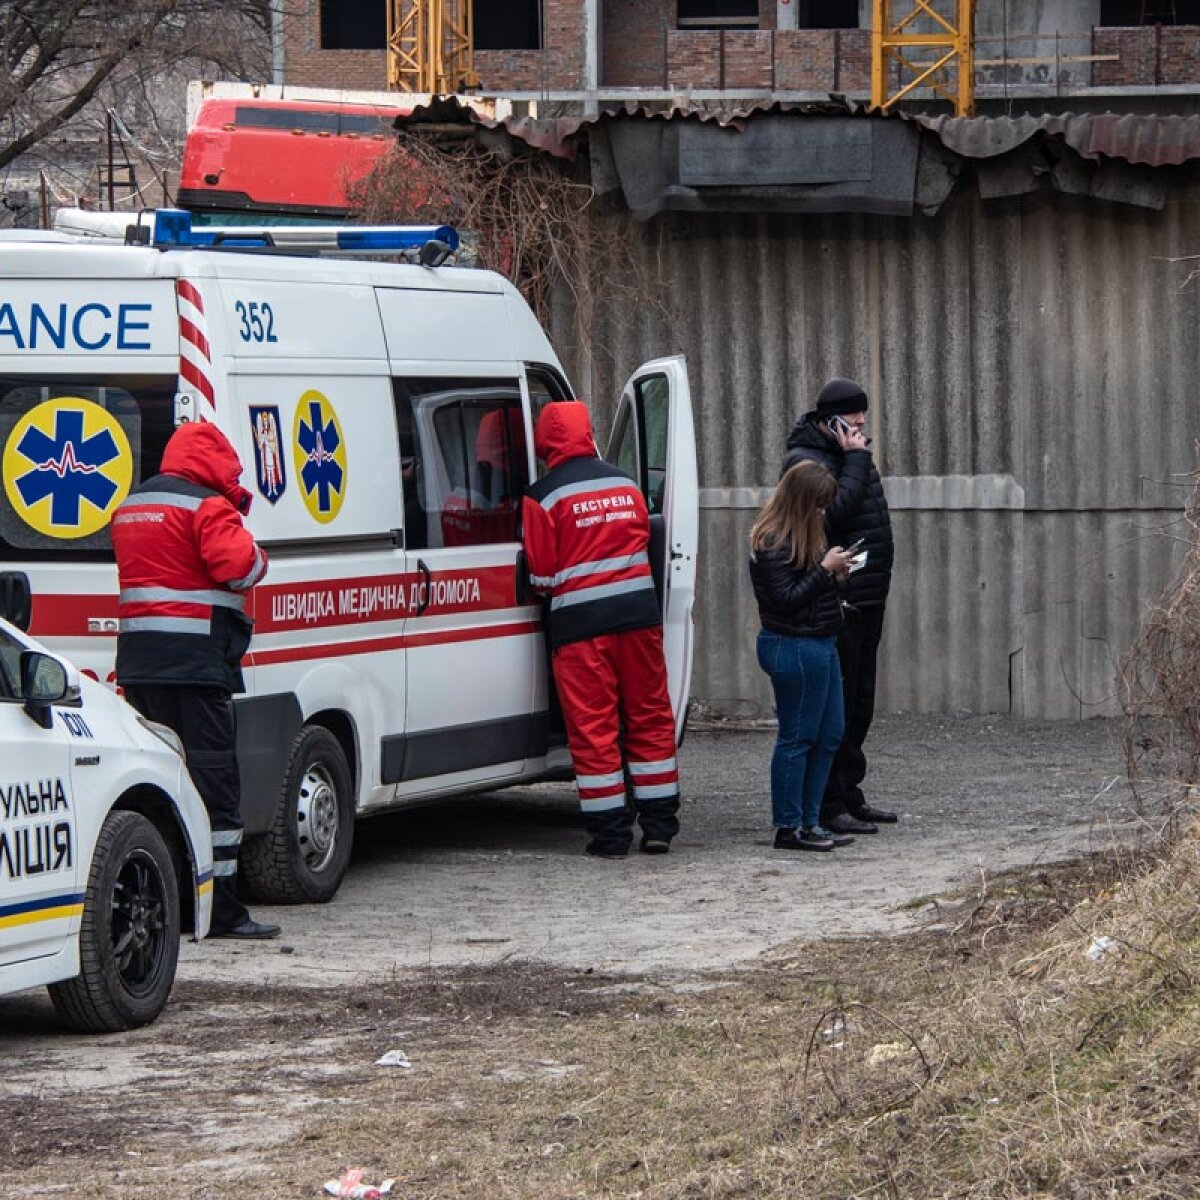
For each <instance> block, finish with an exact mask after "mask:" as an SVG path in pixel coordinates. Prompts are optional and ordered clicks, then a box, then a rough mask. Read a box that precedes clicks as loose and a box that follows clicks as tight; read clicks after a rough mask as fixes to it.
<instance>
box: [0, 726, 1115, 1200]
mask: <svg viewBox="0 0 1200 1200" xmlns="http://www.w3.org/2000/svg"><path fill="white" fill-rule="evenodd" d="M1117 733H1118V731H1117V729H1116V728H1115V726H1114V725H1113V724H1111V723H1106V722H1102V721H1092V722H1087V723H1082V724H1080V723H1061V724H1058V723H1054V724H1039V723H1016V722H1012V721H1009V720H1007V719H1002V718H978V717H963V718H961V719H956V718H928V717H913V716H894V717H887V718H881V719H880V720H879V721H878V722H877V724H876V728H875V731H874V732H873V734H872V743H871V747H870V748H871V750H872V759H871V761H872V774H871V779H870V782H871V785H872V786H871V799H872V801H873V802H874V803H876V804H877V805H879V806H880V807H884V808H891V809H895V810H896V811H898V812H899V813H900V814H901V821H900V823H899V824H898V825H896V826H891V827H884V829H883V830H882V831H881V832H880V834H879V835H877V836H875V837H867V838H860V839H859V841H858V842H857V843H856V844H855V845H854V846H852V847H848V848H846V849H843V850H839V851H837V852H835V853H833V854H829V855H811V854H783V853H780V852H776V851H773V850H772V849H771V846H770V836H771V828H770V812H769V801H768V793H769V789H768V762H769V753H770V746H771V741H772V738H771V735H770V734H769V733H766V732H762V731H732V730H730V731H724V730H711V729H710V730H703V731H701V730H697V731H693V732H691V733H690V734H689V737H688V740H687V742H686V745H685V747H684V749H683V751H682V756H681V763H682V769H683V775H684V787H685V794H686V801H685V807H684V811H683V814H682V822H683V831H682V833H681V835H680V837H679V839H678V841H677V842H676V844H675V846H674V847H673V849H672V853H671V854H670V855H669V856H668V857H666V858H649V857H646V856H644V855H639V854H636V853H635V854H632V855H631V856H630V857H629V858H628V859H626V860H622V861H607V860H593V859H589V858H587V857H586V856H585V855H583V853H582V848H583V841H584V835H583V832H582V829H581V828H580V826H579V822H578V819H577V817H576V815H575V812H574V804H573V799H572V795H571V790H570V788H569V787H568V786H567V785H561V784H553V785H542V786H539V787H533V788H524V789H520V790H513V791H510V792H505V793H499V794H496V795H493V796H488V797H483V798H475V799H473V800H470V801H458V802H454V803H447V804H443V805H441V806H439V807H436V808H430V809H425V810H421V811H417V812H410V813H403V814H394V815H391V816H386V817H380V818H376V819H374V820H372V821H370V822H366V823H363V824H360V826H359V828H358V835H357V845H356V851H355V857H354V862H353V865H352V868H351V871H350V874H349V877H348V878H347V880H346V883H345V884H344V886H343V888H342V890H341V891H340V893H339V894H338V896H337V898H336V899H335V900H334V902H333V903H331V904H329V905H326V906H313V907H308V908H298V909H280V910H269V909H259V910H257V912H256V915H258V916H264V917H270V918H272V919H275V920H278V921H279V922H280V923H281V924H282V925H283V926H284V936H283V938H282V939H281V940H280V941H279V942H276V943H271V944H266V945H243V944H237V943H219V942H213V943H207V944H203V945H200V946H194V945H188V946H186V947H185V949H184V953H183V956H182V961H181V966H180V972H179V982H178V984H177V987H176V991H175V994H174V996H173V998H172V1002H171V1004H170V1005H169V1007H168V1009H167V1012H166V1013H165V1014H164V1016H163V1018H162V1019H161V1020H160V1021H159V1022H158V1023H157V1024H156V1025H154V1026H152V1027H151V1028H149V1029H145V1030H139V1031H135V1032H133V1033H130V1034H126V1035H119V1036H113V1037H106V1038H84V1037H72V1036H66V1035H63V1034H62V1033H60V1032H58V1031H56V1029H55V1026H54V1021H53V1014H52V1011H51V1009H50V1007H49V1004H48V1001H47V1000H46V999H45V997H44V996H43V995H42V994H41V993H40V992H31V993H24V994H22V995H20V996H14V997H7V998H0V1066H2V1070H0V1112H2V1113H3V1117H2V1118H0V1163H4V1164H5V1168H6V1169H5V1171H4V1172H3V1173H2V1174H0V1197H9V1196H11V1197H16V1196H25V1195H29V1194H34V1192H35V1191H36V1192H38V1193H43V1192H44V1193H49V1194H54V1193H58V1194H65V1195H96V1196H119V1197H124V1196H141V1195H146V1196H150V1195H155V1196H157V1195H162V1194H166V1193H168V1192H169V1193H171V1194H173V1195H176V1196H208V1195H212V1196H226V1195H229V1196H233V1195H244V1196H251V1195H260V1194H261V1195H263V1196H276V1195H279V1196H283V1195H316V1194H318V1193H319V1188H320V1184H321V1182H322V1181H323V1179H324V1178H329V1177H332V1176H334V1175H337V1174H338V1173H339V1172H340V1170H341V1169H342V1168H343V1167H345V1166H347V1165H351V1164H350V1163H349V1162H348V1161H346V1159H345V1157H344V1156H345V1155H346V1154H347V1153H348V1150H347V1148H346V1147H345V1146H340V1145H339V1146H333V1145H329V1144H327V1141H326V1133H325V1132H324V1131H327V1130H328V1128H329V1122H330V1120H331V1119H332V1118H331V1114H337V1113H339V1112H341V1111H342V1110H343V1108H344V1107H345V1106H347V1105H350V1106H353V1105H354V1104H355V1099H354V1097H355V1092H356V1089H357V1088H358V1087H359V1086H360V1084H361V1085H362V1086H364V1087H365V1086H366V1085H365V1082H364V1081H366V1080H367V1079H368V1078H370V1077H372V1074H373V1073H374V1075H375V1076H378V1075H379V1074H380V1073H381V1072H383V1073H386V1072H388V1070H389V1069H388V1068H377V1067H375V1066H373V1063H374V1061H375V1059H376V1058H377V1057H378V1056H379V1055H382V1054H383V1053H384V1052H386V1051H388V1050H391V1049H402V1050H404V1052H405V1053H406V1054H408V1055H409V1056H410V1058H411V1061H412V1067H411V1068H392V1069H390V1070H391V1074H392V1075H394V1076H395V1077H396V1078H397V1079H410V1080H411V1079H412V1078H413V1077H414V1076H420V1075H421V1073H422V1072H423V1071H424V1072H426V1073H427V1075H428V1074H429V1073H430V1072H434V1071H435V1070H437V1071H441V1072H443V1073H445V1072H450V1073H451V1075H452V1074H453V1072H454V1071H455V1070H461V1069H463V1068H462V1064H463V1062H464V1061H465V1060H464V1058H463V1055H464V1054H466V1053H467V1051H465V1050H464V1046H465V1045H466V1044H467V1043H469V1044H470V1047H471V1049H470V1052H469V1055H468V1056H467V1057H468V1058H469V1060H470V1062H471V1063H472V1064H473V1065H472V1066H471V1068H470V1070H471V1071H472V1072H473V1073H477V1072H478V1071H482V1072H483V1074H484V1076H485V1077H486V1078H488V1079H494V1080H497V1081H501V1082H503V1081H505V1080H507V1081H508V1082H510V1083H514V1084H520V1085H522V1086H531V1081H533V1084H539V1083H541V1084H549V1083H553V1081H555V1080H557V1079H561V1078H563V1077H566V1076H570V1075H571V1074H572V1073H573V1072H575V1071H577V1070H579V1069H580V1068H579V1067H578V1065H572V1064H571V1063H569V1062H566V1061H564V1060H563V1059H561V1058H559V1057H556V1056H555V1055H554V1054H553V1053H549V1052H547V1049H546V1046H547V1044H553V1039H551V1040H550V1042H549V1043H547V1041H546V1038H545V1037H543V1036H542V1035H541V1034H538V1036H536V1037H535V1036H534V1035H533V1032H532V1031H534V1030H538V1029H541V1028H542V1026H543V1025H544V1023H545V1022H551V1023H553V1022H556V1021H557V1022H562V1021H567V1020H584V1019H587V1018H589V1017H593V1016H596V1015H601V1016H604V1015H605V1014H611V1016H612V1019H613V1020H621V1021H626V1020H631V1019H637V1012H638V1010H641V1009H645V1008H646V1007H647V1006H654V1005H658V1006H663V1005H666V1006H678V1005H681V1004H687V1003H688V1002H689V999H688V998H689V997H697V996H702V995H703V994H705V993H708V992H711V991H712V990H713V989H718V990H719V989H721V988H724V987H733V986H736V981H737V980H738V979H739V978H744V977H745V974H746V972H747V971H750V972H753V971H761V970H771V969H772V967H773V965H775V966H778V965H779V964H786V963H787V962H789V961H792V962H794V961H796V960H797V956H801V957H802V956H803V954H804V953H805V951H804V944H805V943H813V942H816V941H819V940H822V939H826V938H835V937H844V936H847V935H850V936H862V935H868V934H872V933H882V934H889V935H900V936H910V935H912V933H911V931H914V930H918V929H923V930H924V933H922V934H919V935H912V936H928V935H929V932H930V931H931V930H932V931H936V930H937V929H938V927H939V923H940V922H941V921H942V919H943V918H942V916H941V914H940V912H939V909H938V906H937V904H936V903H930V898H931V897H936V896H937V895H938V894H939V893H940V894H947V893H948V892H950V891H951V890H953V889H955V888H958V887H962V886H964V885H968V886H969V885H973V884H974V883H976V882H978V881H981V880H986V879H988V878H990V877H992V876H994V875H995V874H996V873H997V872H999V871H1002V870H1005V869H1007V868H1013V867H1017V866H1021V865H1027V864H1033V863H1050V862H1053V861H1056V860H1061V859H1065V858H1070V857H1073V856H1076V855H1078V854H1079V853H1081V852H1086V851H1089V850H1102V849H1105V848H1107V847H1109V846H1111V845H1112V844H1113V843H1114V841H1117V842H1123V841H1127V840H1128V839H1129V838H1130V836H1132V835H1135V834H1136V832H1137V829H1138V822H1137V820H1136V818H1134V817H1133V815H1132V814H1131V813H1130V811H1129V804H1130V801H1129V797H1128V792H1127V790H1126V789H1125V787H1124V784H1123V782H1122V778H1121V773H1120V765H1119V755H1118V752H1117V748H1116V743H1115V739H1116V736H1117ZM631 1014H632V1016H631ZM491 1022H497V1023H498V1024H497V1025H496V1026H495V1027H496V1029H497V1030H499V1029H501V1028H503V1030H504V1033H503V1036H502V1037H501V1036H500V1035H499V1033H498V1034H497V1040H496V1041H495V1043H494V1048H493V1049H494V1052H493V1053H492V1054H491V1055H489V1054H488V1053H487V1050H486V1048H487V1047H488V1045H489V1043H488V1041H487V1030H488V1029H489V1028H490V1027H491V1026H490V1025H489V1023H491ZM523 1030H527V1031H530V1032H529V1037H528V1044H523V1034H522V1031H523ZM481 1037H482V1041H481V1040H480V1038H481ZM434 1064H438V1066H437V1067H436V1068H435V1066H434ZM447 1080H448V1081H447ZM443 1083H444V1084H445V1087H447V1088H449V1089H450V1090H449V1092H448V1093H445V1094H443V1095H442V1098H441V1100H440V1101H439V1103H443V1104H447V1105H449V1109H450V1110H451V1111H452V1110H453V1107H454V1104H455V1100H454V1085H453V1079H452V1078H450V1077H449V1076H445V1077H444V1078H443ZM404 1086H405V1085H404V1084H402V1083H398V1084H397V1085H396V1087H397V1088H401V1089H402V1088H403V1087H404ZM372 1094H373V1093H372ZM446 1095H449V1097H450V1098H449V1099H448V1100H447V1099H446ZM462 1104H463V1105H466V1104H467V1101H466V1100H463V1101H462ZM553 1144H557V1143H553ZM377 1158H378V1160H379V1161H380V1162H383V1160H384V1159H385V1158H386V1155H382V1154H381V1155H379V1156H377ZM434 1158H435V1160H436V1158H437V1156H436V1155H435V1156H434ZM301 1162H303V1163H304V1164H305V1166H304V1169H303V1170H301V1168H300V1166H298V1164H299V1163H301ZM325 1163H327V1164H328V1167H327V1169H324V1170H322V1167H321V1166H319V1165H316V1164H325ZM368 1165H369V1164H368ZM380 1169H381V1170H384V1169H386V1167H381V1168H380ZM376 1173H377V1174H378V1173H379V1172H376ZM447 1178H448V1177H446V1176H444V1175H442V1174H441V1173H440V1172H439V1170H438V1169H437V1166H436V1162H435V1163H434V1164H433V1165H432V1166H431V1167H430V1168H429V1173H428V1174H427V1175H425V1176H421V1177H420V1178H419V1179H417V1178H416V1177H412V1176H410V1182H413V1188H410V1189H409V1190H407V1191H404V1192H401V1193H397V1194H404V1195H420V1196H430V1197H433V1196H443V1195H445V1196H452V1195H453V1196H457V1195H476V1194H481V1195H482V1194H485V1193H482V1192H475V1191H470V1190H465V1191H464V1190H459V1189H458V1188H456V1187H453V1186H451V1185H450V1184H449V1183H447V1181H446V1180H447ZM281 1181H282V1182H281ZM418 1184H419V1186H417V1185H418ZM616 1192H617V1193H619V1194H626V1192H625V1191H622V1190H621V1189H619V1188H618V1189H616ZM495 1194H497V1195H500V1194H504V1195H509V1194H512V1195H523V1194H533V1193H532V1192H524V1191H522V1190H521V1187H520V1186H517V1187H515V1189H514V1188H513V1187H510V1186H508V1185H506V1186H505V1187H499V1186H497V1188H496V1192H495ZM539 1194H540V1193H539ZM571 1194H579V1195H591V1194H609V1193H608V1191H596V1192H593V1191H592V1190H590V1189H589V1187H588V1186H586V1185H585V1184H581V1185H580V1188H579V1189H572V1192H571ZM628 1194H631V1195H632V1194H635V1192H634V1191H632V1190H630V1191H628ZM636 1194H640V1193H636Z"/></svg>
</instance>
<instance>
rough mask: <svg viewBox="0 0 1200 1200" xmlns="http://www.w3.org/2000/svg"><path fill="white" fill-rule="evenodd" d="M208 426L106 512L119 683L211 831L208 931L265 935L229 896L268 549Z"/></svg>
mask: <svg viewBox="0 0 1200 1200" xmlns="http://www.w3.org/2000/svg"><path fill="white" fill-rule="evenodd" d="M241 474H242V465H241V463H240V462H239V461H238V457H237V452H236V451H235V450H234V448H233V447H232V446H231V445H230V444H229V441H228V439H227V438H226V437H225V435H224V434H223V433H222V432H221V431H220V430H219V429H217V427H216V426H215V425H209V424H207V423H198V424H191V425H182V426H180V428H178V429H177V430H176V431H175V432H174V434H172V435H171V439H170V441H168V442H167V447H166V450H165V451H164V453H163V457H162V471H161V473H160V474H158V475H155V476H153V477H152V478H150V479H147V480H145V481H144V482H142V483H141V484H139V485H138V486H137V487H136V488H134V490H133V491H132V492H130V493H129V496H128V497H127V498H126V500H125V502H124V503H123V504H122V505H121V506H120V507H119V508H118V509H117V511H116V513H115V514H114V516H113V519H112V543H113V550H114V551H115V552H116V556H117V572H118V574H119V576H120V585H121V595H120V600H119V605H118V610H117V613H118V616H119V617H120V633H119V635H118V637H117V681H118V682H119V683H120V685H121V687H122V688H123V689H124V692H125V699H126V700H128V701H129V703H130V704H132V705H133V707H134V708H136V709H137V710H138V712H140V713H141V714H142V715H143V716H144V717H147V718H148V719H149V720H151V721H158V722H159V723H160V724H163V725H168V726H170V728H172V729H173V730H175V732H176V733H177V734H178V735H179V737H180V740H181V741H182V742H183V747H184V751H185V753H186V755H187V766H188V771H189V772H190V773H191V776H192V780H193V781H194V782H195V784H196V790H197V791H198V792H199V793H200V797H201V799H202V800H203V801H204V805H205V807H206V808H207V809H208V816H209V821H210V822H211V823H212V831H213V876H214V878H213V916H212V930H211V935H212V936H213V937H233V938H256V939H257V938H271V937H277V936H278V935H279V926H277V925H263V924H260V923H259V922H257V921H255V920H253V919H252V918H251V916H250V914H249V912H247V911H246V908H245V906H244V905H243V904H242V902H241V901H240V900H239V899H238V898H237V860H238V848H239V847H240V845H241V841H242V815H241V787H240V781H239V779H238V765H237V753H236V747H235V743H236V728H235V725H234V718H233V701H232V698H231V697H232V694H233V693H234V692H240V691H242V689H243V684H242V671H241V661H242V655H243V654H244V653H245V652H246V649H247V647H248V646H249V645H250V629H251V622H250V619H249V618H248V617H247V616H246V614H245V611H244V610H245V596H246V593H247V592H248V591H249V590H250V589H251V588H252V587H253V586H254V585H255V584H256V583H257V582H258V581H259V580H260V579H262V577H263V575H265V574H266V570H267V557H266V555H265V554H264V553H263V552H262V550H260V549H259V547H258V545H257V544H256V543H255V541H254V538H253V537H252V536H251V534H250V531H249V530H248V529H246V527H245V526H244V525H243V524H242V515H243V514H244V513H246V512H248V511H249V508H250V493H249V492H248V491H246V489H245V488H243V487H242V486H240V484H239V482H238V480H239V479H240V478H241Z"/></svg>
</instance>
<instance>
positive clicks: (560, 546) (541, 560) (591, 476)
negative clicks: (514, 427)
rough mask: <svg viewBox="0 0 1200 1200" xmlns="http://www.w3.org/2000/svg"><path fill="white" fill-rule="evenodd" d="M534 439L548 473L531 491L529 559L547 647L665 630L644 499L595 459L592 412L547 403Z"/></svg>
mask: <svg viewBox="0 0 1200 1200" xmlns="http://www.w3.org/2000/svg"><path fill="white" fill-rule="evenodd" d="M533 438H534V448H535V449H536V451H537V455H538V457H539V458H541V459H543V460H545V462H546V465H547V466H548V467H549V468H550V470H549V471H548V472H547V473H546V474H545V475H544V476H543V477H542V478H541V479H539V480H538V481H537V483H535V484H534V485H533V486H532V487H531V488H529V490H528V491H527V492H526V493H525V500H524V505H523V516H524V529H525V557H526V560H527V562H528V565H529V578H530V582H531V583H532V584H533V586H534V588H536V589H537V590H538V591H540V592H542V593H543V594H545V595H547V596H549V598H550V611H549V615H548V618H547V623H548V627H549V630H550V643H551V645H552V646H562V645H565V644H566V643H568V642H577V641H582V640H584V639H586V638H593V637H600V636H601V635H603V634H607V633H620V632H622V631H624V630H627V629H644V628H646V627H647V626H651V625H658V624H661V622H662V616H661V613H660V611H659V605H658V597H657V594H656V593H655V590H654V579H653V576H652V575H651V572H650V558H649V555H648V553H647V548H648V546H649V542H650V518H649V514H648V512H647V510H646V501H645V498H644V497H643V496H642V493H641V492H640V491H639V490H638V487H637V484H635V483H634V481H633V480H632V479H630V478H629V476H628V475H626V474H625V473H624V471H620V470H618V469H617V468H616V467H613V466H610V465H609V464H608V463H606V462H604V461H603V460H602V459H600V458H598V457H597V456H596V442H595V439H594V438H593V436H592V423H591V420H590V419H589V417H588V411H587V409H586V408H585V407H584V406H583V405H582V404H580V403H578V402H576V401H569V402H558V403H554V404H548V405H546V407H545V408H544V409H542V413H541V416H540V417H538V422H537V426H536V427H535V429H534V431H533Z"/></svg>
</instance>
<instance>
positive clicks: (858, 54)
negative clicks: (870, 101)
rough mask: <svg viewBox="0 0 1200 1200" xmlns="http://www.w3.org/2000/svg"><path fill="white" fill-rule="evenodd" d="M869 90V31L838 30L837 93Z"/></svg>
mask: <svg viewBox="0 0 1200 1200" xmlns="http://www.w3.org/2000/svg"><path fill="white" fill-rule="evenodd" d="M870 90H871V31H870V30H869V29H839V30H838V78H837V91H839V92H869V91H870Z"/></svg>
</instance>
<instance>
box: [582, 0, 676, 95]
mask: <svg viewBox="0 0 1200 1200" xmlns="http://www.w3.org/2000/svg"><path fill="white" fill-rule="evenodd" d="M674 18H675V0H604V15H603V22H604V27H603V29H602V31H601V37H602V38H603V48H602V53H601V58H600V83H601V86H603V87H638V88H643V87H646V88H661V87H665V86H666V85H667V78H668V75H669V70H668V66H667V59H668V52H667V31H668V30H669V29H670V27H671V26H672V25H673V24H674Z"/></svg>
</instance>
